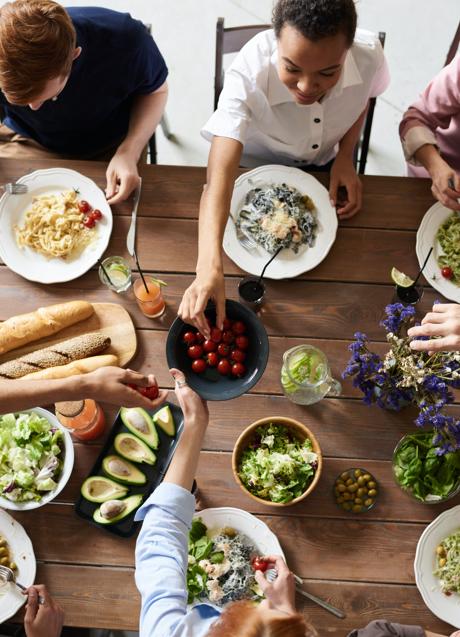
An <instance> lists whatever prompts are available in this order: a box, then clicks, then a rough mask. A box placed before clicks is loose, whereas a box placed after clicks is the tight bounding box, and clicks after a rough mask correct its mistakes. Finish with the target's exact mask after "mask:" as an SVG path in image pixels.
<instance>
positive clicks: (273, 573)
mask: <svg viewBox="0 0 460 637" xmlns="http://www.w3.org/2000/svg"><path fill="white" fill-rule="evenodd" d="M293 575H294V579H295V581H296V587H295V589H296V591H297V592H298V593H299V594H300V595H303V596H304V597H306V598H307V599H309V600H311V601H312V602H315V604H318V606H321V607H322V608H324V609H325V610H327V611H329V612H330V613H332V614H333V615H335V616H336V617H338V618H339V619H344V618H345V617H346V615H345V613H344V612H343V610H340V609H339V608H336V607H335V606H332V604H329V603H328V602H326V601H325V600H324V599H321V598H320V597H316V595H312V594H311V593H307V591H304V589H303V588H300V587H301V585H302V584H303V580H302V579H301V578H300V577H299V576H298V575H296V574H295V573H293ZM265 577H266V578H267V580H268V581H269V582H274V581H275V580H276V578H277V577H278V571H277V570H276V568H269V569H268V570H267V571H266V572H265Z"/></svg>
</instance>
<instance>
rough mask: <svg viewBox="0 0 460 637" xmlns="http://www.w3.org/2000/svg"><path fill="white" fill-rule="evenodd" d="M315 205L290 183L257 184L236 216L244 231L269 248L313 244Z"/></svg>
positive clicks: (274, 250) (273, 250)
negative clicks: (262, 186)
mask: <svg viewBox="0 0 460 637" xmlns="http://www.w3.org/2000/svg"><path fill="white" fill-rule="evenodd" d="M315 212H316V208H315V204H314V203H313V201H312V200H311V199H310V197H308V196H307V195H302V193H301V192H299V191H298V190H297V189H296V188H294V187H292V186H288V185H287V184H279V185H269V186H267V187H266V188H254V189H252V190H250V191H249V192H248V194H247V195H246V198H245V202H244V206H243V208H242V209H241V210H240V212H239V215H238V217H237V219H236V222H235V223H236V225H237V227H239V228H240V229H241V230H242V232H244V233H246V234H249V235H251V236H252V237H253V238H254V240H255V241H256V242H257V243H258V244H259V245H261V246H262V247H263V248H265V250H267V252H269V253H270V254H274V253H275V252H276V251H277V250H278V248H290V249H291V250H293V252H294V253H297V252H298V251H299V248H300V246H302V245H304V244H307V245H308V246H309V247H312V245H313V243H314V240H315V236H316V231H317V221H316V217H315V214H314V213H315Z"/></svg>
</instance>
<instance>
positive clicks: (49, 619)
mask: <svg viewBox="0 0 460 637" xmlns="http://www.w3.org/2000/svg"><path fill="white" fill-rule="evenodd" d="M24 594H26V595H27V604H26V614H25V616H24V628H25V631H26V635H27V637H59V635H60V634H61V630H62V625H63V623H64V611H63V610H62V608H61V607H60V606H59V604H57V603H56V602H55V601H54V600H53V598H52V597H51V595H50V594H49V593H48V591H47V589H46V586H43V585H42V584H35V585H34V586H29V588H28V589H27V590H26V591H24ZM39 596H40V597H41V598H42V600H43V601H42V600H40V603H39V602H38V597H39Z"/></svg>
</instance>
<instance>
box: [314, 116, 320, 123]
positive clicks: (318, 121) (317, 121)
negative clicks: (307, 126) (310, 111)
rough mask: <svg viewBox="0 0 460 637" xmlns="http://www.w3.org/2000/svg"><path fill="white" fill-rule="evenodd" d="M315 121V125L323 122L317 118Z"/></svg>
mask: <svg viewBox="0 0 460 637" xmlns="http://www.w3.org/2000/svg"><path fill="white" fill-rule="evenodd" d="M313 121H314V122H315V124H319V123H320V121H321V120H320V118H319V117H315V119H314V120H313Z"/></svg>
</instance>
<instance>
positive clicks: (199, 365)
mask: <svg viewBox="0 0 460 637" xmlns="http://www.w3.org/2000/svg"><path fill="white" fill-rule="evenodd" d="M192 369H193V371H194V372H195V373H196V374H202V373H203V372H204V371H206V361H204V360H203V359H202V358H197V359H195V360H194V361H193V363H192Z"/></svg>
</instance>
